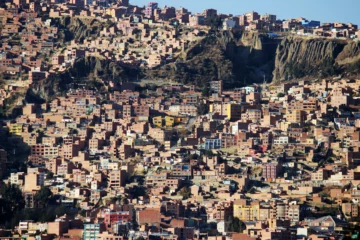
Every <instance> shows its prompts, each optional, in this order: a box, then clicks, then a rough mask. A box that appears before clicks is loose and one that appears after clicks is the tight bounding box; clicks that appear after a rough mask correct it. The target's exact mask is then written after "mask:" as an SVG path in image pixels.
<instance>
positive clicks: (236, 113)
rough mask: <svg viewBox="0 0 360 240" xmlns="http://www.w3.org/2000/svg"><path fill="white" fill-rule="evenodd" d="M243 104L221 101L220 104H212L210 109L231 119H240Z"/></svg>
mask: <svg viewBox="0 0 360 240" xmlns="http://www.w3.org/2000/svg"><path fill="white" fill-rule="evenodd" d="M241 109H242V106H241V104H233V103H225V104H224V103H220V104H216V103H214V104H210V107H209V111H210V112H211V113H219V114H220V115H223V116H227V118H228V119H231V120H240V119H241Z"/></svg>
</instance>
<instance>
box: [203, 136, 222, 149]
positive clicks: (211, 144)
mask: <svg viewBox="0 0 360 240" xmlns="http://www.w3.org/2000/svg"><path fill="white" fill-rule="evenodd" d="M204 148H205V149H206V150H210V149H219V148H221V139H219V138H215V139H206V140H205V146H204Z"/></svg>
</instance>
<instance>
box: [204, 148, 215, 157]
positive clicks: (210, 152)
mask: <svg viewBox="0 0 360 240" xmlns="http://www.w3.org/2000/svg"><path fill="white" fill-rule="evenodd" d="M205 156H207V157H208V158H212V157H213V156H214V153H213V151H211V150H206V152H205Z"/></svg>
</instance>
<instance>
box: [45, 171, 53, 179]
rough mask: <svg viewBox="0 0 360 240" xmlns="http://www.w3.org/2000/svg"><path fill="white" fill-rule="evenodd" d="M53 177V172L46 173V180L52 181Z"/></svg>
mask: <svg viewBox="0 0 360 240" xmlns="http://www.w3.org/2000/svg"><path fill="white" fill-rule="evenodd" d="M53 177H54V173H53V172H48V173H47V174H46V179H52V178H53Z"/></svg>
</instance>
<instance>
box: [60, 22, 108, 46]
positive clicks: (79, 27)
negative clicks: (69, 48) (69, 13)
mask: <svg viewBox="0 0 360 240" xmlns="http://www.w3.org/2000/svg"><path fill="white" fill-rule="evenodd" d="M53 21H55V23H53V25H54V26H57V27H58V28H59V41H60V42H62V43H64V42H68V41H71V40H73V39H75V40H77V41H80V42H81V41H83V40H84V39H85V38H87V37H90V36H93V37H97V36H99V34H100V32H101V30H103V29H104V28H105V27H111V26H112V25H113V24H114V23H112V22H101V21H99V20H97V19H86V18H77V17H61V18H57V19H54V20H53Z"/></svg>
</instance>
